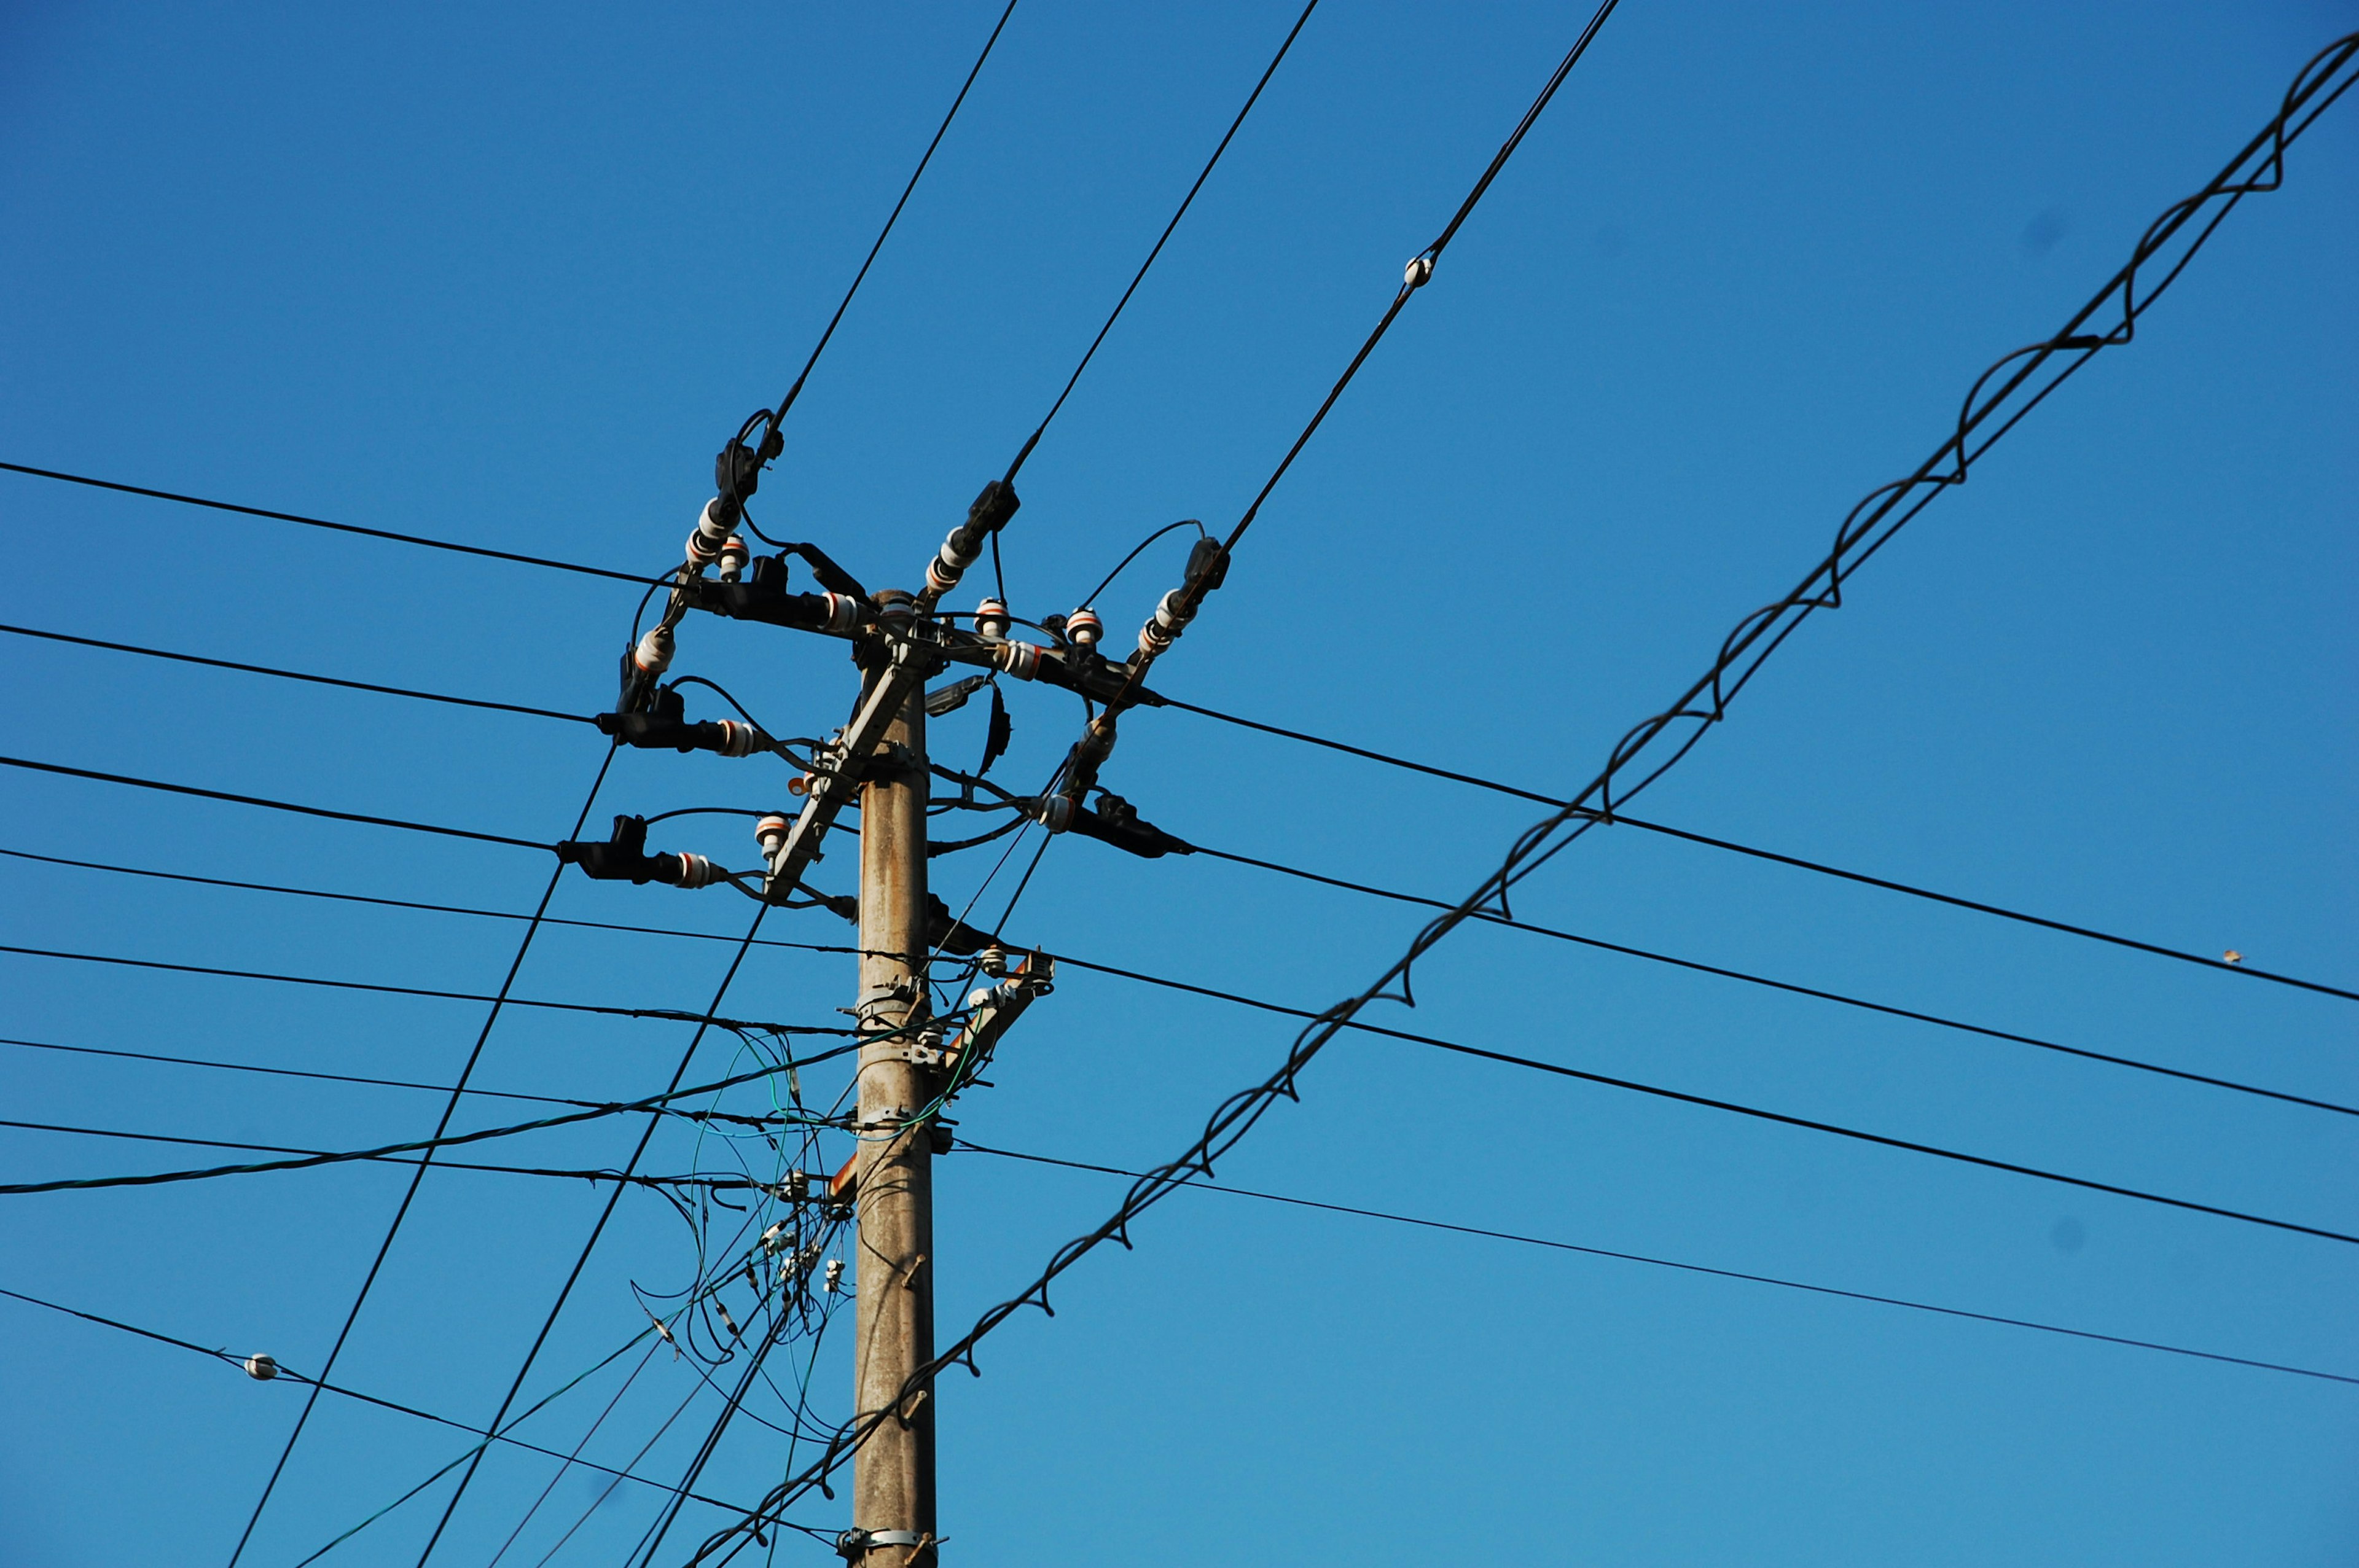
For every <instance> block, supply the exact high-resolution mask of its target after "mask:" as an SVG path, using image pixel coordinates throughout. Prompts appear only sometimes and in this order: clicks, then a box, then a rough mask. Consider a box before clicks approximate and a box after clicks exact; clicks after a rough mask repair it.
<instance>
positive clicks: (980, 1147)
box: [958, 1138, 2359, 1384]
mask: <svg viewBox="0 0 2359 1568" xmlns="http://www.w3.org/2000/svg"><path fill="white" fill-rule="evenodd" d="M958 1147H959V1148H960V1149H962V1150H963V1151H965V1152H969V1153H973V1154H990V1155H994V1156H996V1157H997V1158H999V1159H1003V1160H1022V1161H1025V1162H1028V1163H1031V1164H1035V1165H1055V1166H1060V1167H1061V1168H1063V1169H1065V1170H1069V1171H1090V1172H1094V1173H1098V1174H1100V1175H1107V1176H1127V1177H1130V1178H1132V1179H1134V1180H1136V1179H1138V1178H1141V1177H1143V1176H1144V1175H1145V1174H1146V1173H1145V1172H1143V1171H1125V1170H1124V1169H1122V1168H1121V1167H1120V1166H1117V1165H1097V1164H1092V1163H1090V1162H1087V1161H1082V1160H1059V1159H1054V1158H1052V1157H1050V1156H1049V1155H1046V1154H1025V1153H1019V1152H1016V1151H1015V1150H1012V1149H993V1148H989V1147H986V1146H985V1145H984V1144H981V1143H970V1142H968V1141H966V1140H965V1139H963V1138H962V1139H960V1140H959V1141H958ZM1180 1186H1183V1187H1200V1188H1201V1189H1202V1190H1204V1191H1205V1192H1208V1193H1226V1194H1228V1195H1231V1196H1232V1197H1241V1198H1256V1199H1259V1200H1260V1201H1261V1202H1264V1203H1276V1204H1286V1205H1288V1206H1292V1207H1295V1208H1309V1209H1318V1210H1321V1211H1322V1212H1325V1213H1328V1214H1347V1215H1353V1216H1355V1217H1359V1218H1361V1219H1380V1220H1384V1221H1386V1223H1388V1224H1392V1225H1411V1226H1416V1227H1419V1228H1420V1229H1425V1230H1440V1231H1448V1232H1450V1233H1451V1234H1454V1235H1458V1236H1475V1237H1481V1238H1484V1239H1486V1240H1491V1241H1512V1242H1516V1243H1517V1244H1519V1245H1521V1246H1525V1247H1545V1248H1548V1249H1550V1250H1551V1251H1557V1252H1578V1253H1581V1254H1582V1255H1583V1256H1584V1257H1590V1258H1611V1259H1614V1260H1618V1261H1621V1262H1625V1263H1644V1264H1647V1266H1649V1267H1650V1268H1657V1269H1676V1270H1678V1271H1680V1272H1682V1273H1688V1274H1708V1275H1711V1276H1712V1278H1714V1279H1721V1280H1742V1281H1745V1282H1747V1283H1750V1284H1756V1285H1775V1286H1777V1288H1778V1289H1780V1290H1787V1291H1804V1292H1809V1293H1810V1294H1811V1295H1819V1296H1836V1297H1840V1298H1841V1299H1843V1300H1844V1301H1854V1302H1867V1303H1873V1304H1874V1305H1876V1306H1893V1307H1906V1308H1908V1310H1909V1311H1911V1312H1924V1313H1932V1314H1937V1315H1939V1316H1941V1317H1957V1318H1965V1319H1968V1320H1970V1321H1972V1322H1975V1323H1990V1324H1997V1325H2000V1326H2002V1327H2006V1328H2027V1329H2032V1330H2035V1331H2036V1332H2038V1333H2040V1334H2056V1335H2062V1336H2066V1337H2068V1338H2071V1339H2089V1340H2095V1341H2097V1342H2098V1343H2100V1344H2104V1345H2122V1346H2129V1347H2131V1348H2132V1349H2136V1350H2158V1351H2161V1352H2162V1353H2163V1354H2165V1355H2167V1356H2187V1357H2193V1358H2195V1359H2197V1360H2199V1361H2220V1362H2224V1363H2226V1364H2227V1365H2229V1366H2232V1367H2251V1368H2256V1369H2258V1370H2260V1371H2264V1372H2287V1373H2290V1374H2292V1375H2293V1376H2294V1377H2297V1378H2316V1379H2321V1380H2323V1381H2325V1382H2330V1383H2351V1384H2359V1377H2352V1376H2348V1375H2346V1374H2344V1373H2342V1372H2325V1371H2321V1370H2319V1369H2318V1368H2312V1367H2296V1366H2292V1365H2290V1364H2288V1363H2287V1362H2283V1361H2262V1360H2258V1359H2256V1358H2255V1357H2250V1356H2231V1355H2228V1354H2226V1353H2225V1352H2223V1351H2218V1350H2198V1349H2195V1348H2193V1347H2191V1346H2185V1345H2166V1344H2164V1343H2162V1342H2161V1341H2159V1340H2154V1339H2134V1338H2131V1337H2129V1336H2125V1335H2119V1334H2102V1333H2099V1332H2098V1331H2096V1330H2095V1329H2089V1328H2068V1327H2066V1326H2064V1325H2061V1324H2054V1323H2040V1322H2038V1321H2036V1320H2034V1319H2031V1318H2024V1317H2007V1316H2005V1315H2002V1314H1997V1313H1987V1312H1973V1311H1970V1310H1968V1309H1967V1308H1964V1307H1952V1306H1940V1305H1938V1304H1936V1303H1932V1302H1919V1301H1910V1300H1908V1298H1906V1297H1903V1296H1886V1295H1877V1294H1875V1293H1873V1292H1867V1291H1847V1290H1844V1289H1843V1288H1842V1287H1840V1286H1836V1285H1818V1284H1812V1283H1810V1282H1809V1281H1803V1280H1787V1279H1780V1278H1778V1277H1777V1275H1774V1274H1755V1273H1750V1272H1747V1271H1745V1270H1741V1269H1719V1268H1714V1267H1712V1265H1710V1264H1707V1263H1689V1262H1683V1261H1681V1260H1678V1259H1675V1258H1656V1257H1650V1256H1648V1255H1647V1254H1646V1253H1644V1252H1623V1251H1619V1250H1616V1249H1613V1248H1610V1247H1590V1246H1584V1245H1582V1243H1579V1242H1574V1241H1560V1240H1556V1239H1554V1238H1550V1237H1545V1236H1525V1235H1521V1234H1519V1233H1517V1232H1516V1231H1512V1230H1494V1229H1491V1228H1489V1227H1485V1226H1479V1225H1459V1224H1456V1223H1454V1222H1452V1221H1450V1220H1443V1219H1427V1218H1424V1217H1420V1216H1417V1215H1408V1214H1390V1213H1387V1212H1386V1211H1385V1210H1383V1209H1374V1208H1362V1207H1359V1206H1355V1205H1352V1204H1337V1203H1321V1202H1320V1201H1319V1200H1318V1199H1316V1198H1303V1197H1295V1196H1292V1195H1288V1194H1285V1193H1265V1192H1257V1191H1256V1190H1255V1189H1253V1188H1251V1187H1239V1186H1232V1185H1229V1184H1226V1183H1223V1182H1208V1181H1205V1180H1202V1179H1201V1178H1195V1179H1190V1180H1188V1181H1184V1182H1181V1183H1180Z"/></svg>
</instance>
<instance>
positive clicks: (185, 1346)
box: [0, 1289, 737, 1509]
mask: <svg viewBox="0 0 2359 1568" xmlns="http://www.w3.org/2000/svg"><path fill="white" fill-rule="evenodd" d="M0 1296H6V1297H7V1298H8V1299H10V1300H11V1301H19V1302H23V1303H26V1304H27V1306H37V1307H46V1308H47V1309H49V1311H50V1312H55V1313H63V1314H65V1315H66V1316H68V1317H78V1318H80V1319H82V1321H83V1322H84V1323H94V1324H97V1325H99V1326H101V1327H102V1328H112V1329H117V1330H120V1331H121V1332H123V1333H125V1334H131V1335H136V1336H138V1337H140V1338H142V1339H151V1340H154V1341H156V1342H157V1343H158V1344H160V1345H169V1346H173V1347H174V1348H175V1349H179V1350H192V1351H194V1352H196V1353H197V1354H198V1355H200V1356H204V1357H211V1358H212V1359H213V1360H215V1361H220V1362H223V1363H224V1364H225V1365H228V1366H231V1367H234V1368H238V1369H239V1370H240V1371H244V1370H245V1357H239V1356H234V1355H232V1354H231V1353H230V1352H229V1351H226V1350H220V1349H215V1348H212V1347H211V1346H203V1345H199V1344H196V1343H195V1342H194V1341H192V1340H187V1339H180V1338H178V1337H176V1336H172V1335H169V1334H159V1333H158V1332H157V1331H156V1330H154V1329H152V1328H141V1327H139V1326H138V1325H136V1324H129V1323H125V1322H123V1321H122V1320H120V1319H119V1318H112V1317H104V1316H102V1315H101V1314H97V1313H93V1312H83V1311H82V1310H80V1309H79V1308H76V1307H70V1306H64V1305H61V1304H60V1303H57V1302H52V1301H44V1300H43V1299H42V1298H41V1297H39V1296H31V1295H27V1294H26V1293H25V1292H22V1291H11V1290H5V1289H0ZM650 1332H652V1330H649V1329H644V1328H643V1329H641V1330H640V1331H639V1332H638V1333H637V1334H635V1335H633V1336H631V1337H630V1339H629V1340H627V1341H625V1344H624V1346H623V1350H628V1349H629V1348H630V1347H631V1346H633V1345H636V1344H637V1343H638V1342H639V1341H640V1340H641V1339H643V1338H645V1337H646V1336H647V1335H648V1334H649V1333H650ZM622 1353H623V1351H622V1350H618V1351H616V1352H615V1355H616V1356H619V1355H621V1354H622ZM613 1360H614V1356H609V1357H606V1360H605V1361H603V1362H601V1363H599V1366H601V1367H603V1366H604V1365H606V1364H607V1362H611V1361H613ZM273 1365H274V1366H275V1367H277V1369H276V1370H275V1371H274V1372H273V1373H272V1374H271V1378H272V1380H274V1381H275V1380H277V1379H280V1378H284V1379H287V1380H288V1382H292V1383H302V1384H305V1385H307V1386H309V1387H310V1388H311V1389H313V1390H316V1391H318V1392H321V1393H330V1394H335V1395H338V1396H339V1397H341V1398H343V1399H348V1400H357V1401H358V1402H360V1403H362V1404H367V1405H375V1406H376V1407H377V1408H378V1409H379V1410H388V1411H394V1412H395V1413H396V1414H398V1415H406V1416H412V1417H415V1418H416V1419H418V1420H419V1421H427V1422H433V1423H434V1424H435V1425H437V1426H448V1427H452V1428H455V1429H457V1430H458V1431H460V1432H464V1433H473V1435H475V1436H477V1437H481V1438H483V1439H484V1440H485V1443H486V1444H491V1443H505V1444H509V1445H510V1446H511V1447H516V1448H522V1449H527V1450H528V1451H530V1452H531V1453H534V1454H546V1455H547V1456H548V1457H549V1458H551V1459H562V1458H564V1457H565V1455H564V1454H561V1453H560V1452H559V1451H558V1450H556V1449H554V1448H543V1447H542V1446H541V1445H540V1444H537V1443H527V1442H526V1441H525V1440H524V1439H523V1438H521V1437H514V1436H510V1435H509V1434H508V1433H487V1432H485V1431H484V1429H483V1428H482V1427H479V1426H469V1425H468V1424H467V1423H466V1422H462V1421H453V1420H451V1418H450V1417H449V1416H443V1415H436V1414H434V1413H433V1412H432V1411H423V1410H419V1409H418V1408H417V1407H416V1406H415V1405H405V1404H401V1403H399V1402H397V1401H396V1400H386V1399H380V1398H378V1397H377V1396H375V1395H374V1394H364V1393H362V1392H361V1391H360V1390H357V1389H347V1388H342V1387H339V1386H338V1385H336V1384H333V1383H327V1382H322V1381H321V1380H320V1379H317V1378H307V1377H305V1376H304V1375H303V1374H302V1373H300V1372H298V1371H295V1370H293V1369H291V1368H287V1367H283V1366H277V1364H276V1363H274V1364H273ZM590 1370H591V1371H592V1372H594V1371H596V1370H598V1368H597V1367H592V1368H591V1369H590ZM583 1376H585V1377H586V1376H588V1374H587V1373H585V1374H583ZM580 1380H581V1379H573V1380H572V1381H571V1382H569V1383H567V1384H565V1385H564V1386H563V1387H561V1388H560V1389H559V1390H557V1392H558V1393H563V1392H565V1391H566V1390H568V1389H571V1388H572V1387H573V1386H574V1383H578V1382H579V1381H580ZM549 1397H550V1398H551V1399H554V1398H555V1397H556V1395H555V1394H552V1395H550V1396H549ZM548 1402H549V1400H541V1401H540V1404H541V1405H546V1404H547V1403H548ZM539 1408H540V1405H536V1406H535V1407H534V1409H535V1410H538V1409H539ZM519 1419H521V1418H519ZM575 1463H576V1464H579V1465H583V1466H585V1467H587V1468H589V1469H592V1470H596V1471H598V1472H600V1473H601V1474H603V1475H607V1476H614V1477H615V1478H616V1479H617V1480H624V1481H636V1482H637V1483H638V1484H639V1485H641V1486H643V1487H655V1488H656V1489H657V1490H658V1491H660V1492H669V1491H671V1490H672V1489H673V1488H672V1487H669V1486H668V1485H667V1484H665V1483H664V1482H662V1481H658V1480H655V1479H652V1478H651V1477H649V1476H639V1475H634V1474H633V1473H632V1472H630V1471H628V1470H615V1469H611V1468H609V1467H608V1466H606V1465H600V1464H596V1463H594V1462H592V1461H591V1460H588V1459H579V1460H576V1461H575ZM696 1500H697V1501H698V1502H700V1503H710V1504H712V1506H713V1507H714V1508H720V1509H734V1508H735V1507H736V1506H737V1505H735V1504H734V1503H724V1502H723V1501H721V1499H720V1498H708V1497H705V1496H703V1495H702V1494H701V1493H700V1494H697V1495H696Z"/></svg>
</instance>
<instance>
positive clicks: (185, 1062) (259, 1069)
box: [0, 915, 603, 1106]
mask: <svg viewBox="0 0 2359 1568" xmlns="http://www.w3.org/2000/svg"><path fill="white" fill-rule="evenodd" d="M517 918H518V919H522V918H523V916H521V915H518V916H517ZM0 1045H15V1046H17V1047H20V1048H22V1049H25V1050H28V1051H65V1052H71V1053H72V1054H74V1055H77V1056H114V1057H120V1058H121V1059H123V1060H125V1061H128V1062H158V1063H161V1064H163V1065H166V1066H172V1067H207V1068H211V1069H212V1070H213V1071H216V1072H224V1073H261V1074H266V1075H268V1076H272V1077H278V1078H316V1079H319V1080H321V1081H322V1082H325V1083H332V1084H363V1085H366V1086H367V1087H371V1088H381V1089H425V1090H429V1091H430V1092H432V1093H434V1094H438V1095H447V1094H449V1093H450V1092H451V1087H452V1086H451V1085H449V1084H421V1083H416V1082H413V1081H412V1080H410V1079H408V1078H369V1077H362V1076H359V1075H357V1074H353V1073H322V1072H318V1071H315V1070H313V1069H310V1068H306V1067H266V1066H263V1065H259V1064H258V1063H253V1062H216V1061H212V1060H209V1059H207V1058H205V1057H202V1056H166V1055H160V1054H158V1053H156V1052H153V1051H114V1050H109V1049H107V1048H106V1047H104V1046H100V1045H61V1044H58V1043H57V1042H55V1041H52V1040H14V1039H9V1038H6V1037H5V1036H0ZM461 1092H462V1093H463V1094H470V1095H473V1096H474V1097H476V1098H478V1099H520V1100H530V1101H532V1102H533V1103H535V1104H537V1105H572V1106H588V1105H597V1104H601V1103H603V1102H602V1101H597V1100H585V1099H567V1098H563V1097H562V1096H560V1095H528V1094H522V1093H519V1092H517V1091H516V1090H512V1089H479V1088H473V1087H469V1088H466V1089H463V1090H462V1091H461Z"/></svg>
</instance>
